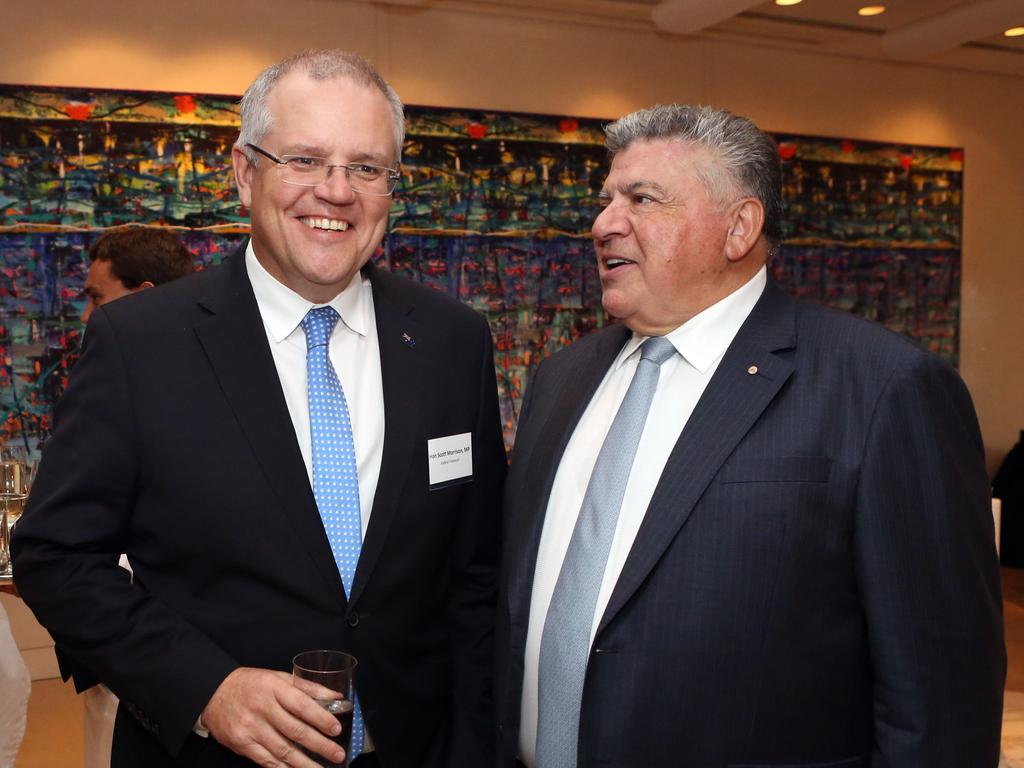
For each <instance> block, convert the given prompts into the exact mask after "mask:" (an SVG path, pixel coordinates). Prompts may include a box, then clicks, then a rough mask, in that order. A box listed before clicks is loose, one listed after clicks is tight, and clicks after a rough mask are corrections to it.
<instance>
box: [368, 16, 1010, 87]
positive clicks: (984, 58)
mask: <svg viewBox="0 0 1024 768" xmlns="http://www.w3.org/2000/svg"><path fill="white" fill-rule="evenodd" d="M370 1H371V2H378V3H387V4H392V5H403V6H418V7H420V8H430V7H449V8H452V7H457V8H460V9H463V10H467V11H478V12H481V13H487V14H503V13H513V14H515V15H530V16H536V17H540V18H559V19H571V20H574V21H578V22H581V23H591V24H600V25H604V26H607V25H615V26H623V27H629V28H634V29H636V28H649V29H654V30H658V31H660V32H662V33H664V34H686V35H699V36H710V37H715V38H719V39H730V40H735V41H740V42H742V41H746V42H752V43H768V44H772V45H779V46H784V47H791V48H803V49H810V50H814V51H817V52H820V53H834V54H837V55H844V56H858V57H863V58H877V59H889V60H893V61H906V62H919V63H922V64H927V65H931V66H938V67H950V68H955V69H966V70H972V71H980V72H995V73H1000V74H1006V75H1015V76H1019V77H1024V37H1016V38H1009V37H1005V36H1003V30H1005V29H1007V28H1009V27H1013V26H1024V0H966V1H965V0H803V2H801V3H800V4H798V5H793V6H778V5H775V3H774V2H772V1H769V2H764V1H763V0H370ZM868 4H884V5H885V6H887V10H886V12H885V13H883V14H881V15H879V16H873V17H864V16H858V15H857V9H858V8H860V7H861V6H862V5H868Z"/></svg>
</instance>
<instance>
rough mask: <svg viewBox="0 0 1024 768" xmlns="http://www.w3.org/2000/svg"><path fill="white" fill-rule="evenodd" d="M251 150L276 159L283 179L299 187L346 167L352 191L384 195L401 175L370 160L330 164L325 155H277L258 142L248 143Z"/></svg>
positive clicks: (320, 181)
mask: <svg viewBox="0 0 1024 768" xmlns="http://www.w3.org/2000/svg"><path fill="white" fill-rule="evenodd" d="M245 146H247V147H249V149H252V150H255V151H256V152H259V153H260V154H261V155H263V156H264V157H266V158H268V159H270V160H273V161H274V162H275V163H277V165H278V167H279V168H280V174H281V181H283V182H284V183H285V184H294V185H296V186H299V187H319V186H320V185H321V184H326V183H327V180H328V179H329V178H331V171H333V170H334V169H335V168H344V169H345V178H346V179H347V180H348V183H349V186H351V187H352V191H353V192H358V193H359V194H361V195H377V196H379V197H385V196H387V195H390V194H391V193H392V192H394V191H395V187H396V186H397V185H398V180H399V179H400V178H401V177H402V175H401V174H400V173H399V172H398V171H396V170H395V169H393V168H384V167H381V166H379V165H369V164H367V163H328V162H327V158H324V157H306V156H304V155H281V157H277V156H275V155H272V154H270V153H269V152H267V150H265V149H263V148H261V147H257V146H256V145H255V144H248V143H247V144H246V145H245Z"/></svg>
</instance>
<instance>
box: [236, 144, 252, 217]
mask: <svg viewBox="0 0 1024 768" xmlns="http://www.w3.org/2000/svg"><path fill="white" fill-rule="evenodd" d="M231 165H232V167H234V169H235V187H236V188H237V189H238V199H239V200H241V201H242V205H244V206H245V207H246V208H250V207H252V173H253V170H254V169H253V164H252V163H251V162H250V160H249V158H248V157H246V154H245V152H243V151H242V150H241V149H239V148H238V147H237V146H236V147H232V148H231Z"/></svg>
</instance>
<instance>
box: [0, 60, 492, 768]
mask: <svg viewBox="0 0 1024 768" xmlns="http://www.w3.org/2000/svg"><path fill="white" fill-rule="evenodd" d="M403 133H404V118H403V112H402V103H401V101H400V100H399V99H398V97H397V96H396V95H395V92H394V91H393V90H392V89H391V87H390V86H389V85H388V84H387V83H386V82H384V80H383V79H382V78H381V76H380V75H379V74H378V73H377V72H376V71H375V70H374V69H373V67H372V66H370V64H369V63H368V62H367V61H365V60H364V59H362V58H361V57H359V56H356V55H353V54H350V53H345V52H343V51H306V52H303V53H301V54H298V55H296V56H293V57H290V58H288V59H286V60H284V61H283V62H281V63H279V64H277V65H274V66H273V67H270V68H268V69H267V70H265V71H264V72H263V73H262V74H261V75H260V76H259V77H258V78H257V79H256V81H255V82H254V83H253V85H252V86H251V87H250V88H249V90H248V91H247V92H246V94H245V96H244V98H243V99H242V131H241V135H240V136H239V139H238V142H237V143H236V145H235V147H234V150H233V159H234V170H235V181H236V184H237V186H238V193H239V197H240V200H241V202H242V204H244V205H245V206H246V207H247V208H248V209H249V210H250V211H251V219H252V238H251V240H250V241H249V242H248V243H247V244H246V245H245V246H244V247H243V248H242V249H241V250H240V251H239V252H238V253H236V254H235V255H234V256H233V257H232V258H231V259H229V260H228V261H227V262H226V263H225V264H224V265H223V266H220V267H215V268H212V269H208V270H206V271H204V272H202V273H201V274H198V275H195V276H192V277H187V278H184V279H182V280H180V281H177V282H175V283H172V284H170V285H167V286H161V287H158V288H155V289H153V290H150V291H145V292H143V293H140V294H137V295H134V296H128V297H125V298H123V299H120V300H118V301H116V302H113V303H111V304H109V305H105V306H103V307H100V308H98V309H96V310H95V311H94V312H93V313H92V317H91V318H90V321H89V327H88V332H87V333H86V336H85V347H84V350H83V354H82V358H81V360H80V362H79V363H78V365H77V366H76V368H75V371H74V372H73V374H72V377H71V382H70V386H69V388H68V391H67V394H66V395H65V396H64V398H63V399H62V400H61V402H60V405H59V408H58V412H57V418H56V425H55V429H54V434H53V437H52V439H51V440H50V441H49V442H48V444H47V448H46V451H45V452H44V455H43V458H42V463H41V465H40V468H39V474H38V477H37V480H36V483H35V486H34V488H33V492H32V498H31V501H30V502H29V507H28V509H27V510H26V511H25V514H24V516H23V517H22V520H21V522H20V523H19V525H18V531H17V534H16V536H15V541H14V559H15V573H16V574H17V577H16V578H17V583H18V586H19V588H20V590H21V593H22V595H23V596H24V598H25V600H26V601H27V602H28V604H29V605H30V606H31V607H32V609H33V610H34V611H35V613H36V615H37V616H38V617H39V619H40V621H41V622H42V623H43V625H44V626H46V627H47V628H48V629H49V630H50V631H51V633H52V634H53V636H54V638H55V639H56V640H57V642H58V643H59V644H60V646H61V648H62V649H63V651H64V653H65V654H66V655H67V656H68V657H70V658H71V659H72V660H73V661H74V663H75V664H76V665H77V667H78V668H80V669H82V670H85V671H86V672H87V673H89V674H90V675H92V676H94V677H95V678H96V679H97V680H99V681H102V682H104V683H106V684H107V685H108V686H109V687H110V688H111V689H112V690H113V691H114V693H116V694H117V695H118V696H119V697H120V699H121V706H120V710H119V712H118V718H117V725H116V728H115V734H114V744H113V756H112V765H113V766H114V768H121V767H122V766H124V767H127V766H146V767H147V768H152V767H153V766H225V767H226V766H241V765H251V764H252V763H253V762H255V763H257V764H259V765H263V766H295V767H296V768H312V767H313V766H315V765H317V764H319V765H325V764H326V765H340V764H341V763H342V762H343V761H345V760H346V759H347V758H349V757H351V758H352V759H351V765H353V766H356V767H357V768H367V767H369V768H372V767H373V766H383V767H384V768H424V767H435V768H442V767H449V766H450V767H451V768H456V767H460V766H480V765H486V764H489V763H491V762H492V761H493V748H494V747H493V745H494V738H493V733H494V727H493V723H492V704H491V659H492V646H491V639H492V635H493V620H494V619H493V617H494V599H495V593H496V588H497V565H498V554H499V552H498V535H499V522H498V521H499V514H498V512H499V506H500V495H501V489H502V481H503V479H504V474H505V453H504V446H503V443H502V437H501V428H500V423H499V417H498V403H497V393H496V387H495V371H494V362H493V359H492V352H491V349H492V347H491V336H490V331H489V329H488V327H487V323H486V321H485V320H484V319H483V318H482V317H481V316H480V315H478V314H477V313H475V312H473V311H471V310H470V309H468V308H467V307H465V306H464V305H462V304H461V303H459V302H458V301H456V300H455V299H453V298H451V297H448V296H446V295H444V294H442V293H440V292H437V291H433V290H431V289H428V288H425V287H423V286H419V285H416V284H414V283H412V282H410V281H407V280H405V279H403V278H400V277H397V276H395V275H391V274H388V273H387V272H385V271H383V270H380V269H377V268H375V267H374V266H373V265H372V264H371V263H370V258H371V256H372V255H373V253H374V251H375V250H376V249H377V248H378V246H379V245H380V243H381V238H382V237H383V236H384V233H385V230H386V228H387V219H388V211H389V208H390V206H391V194H392V192H393V191H394V189H395V185H396V183H397V182H398V179H399V177H400V174H399V170H398V162H399V159H400V155H401V149H402V140H403ZM119 552H126V553H127V554H128V557H129V559H130V560H131V564H132V566H133V568H134V571H135V581H134V583H132V582H131V581H130V580H129V579H128V576H127V574H126V573H125V572H123V571H122V570H121V569H119V568H118V567H117V564H116V554H117V553H119ZM323 649H330V650H336V651H344V652H348V653H349V654H352V655H354V656H355V657H356V658H357V660H358V666H357V667H356V671H355V698H354V701H353V702H352V705H353V706H352V708H351V709H349V710H348V711H349V712H351V718H352V719H351V732H350V734H349V733H348V732H346V733H344V734H342V733H341V730H342V726H341V722H340V721H341V720H342V717H341V716H340V715H339V716H338V717H337V718H336V717H335V715H334V714H331V712H329V711H327V710H326V709H325V708H324V705H327V704H331V703H332V701H333V699H334V698H336V695H337V694H336V693H333V692H331V691H327V690H322V689H320V690H312V691H310V692H307V689H305V688H301V689H300V687H296V686H295V685H293V683H292V679H291V677H290V675H289V674H288V673H289V672H290V671H291V669H292V660H293V657H295V656H296V655H297V654H299V653H301V652H304V651H317V650H323ZM311 694H315V695H316V696H317V697H319V698H322V699H323V704H321V703H319V702H318V700H317V699H315V698H314V696H313V695H311ZM345 728H346V730H347V729H348V728H349V725H348V724H346V725H345ZM207 734H208V737H207V738H203V736H204V735H207ZM349 736H351V742H350V749H349V752H350V753H351V755H346V754H345V751H344V750H343V749H342V747H341V746H340V745H339V744H338V743H336V742H335V739H344V740H345V741H344V743H345V745H349V742H348V738H349ZM325 761H326V762H325Z"/></svg>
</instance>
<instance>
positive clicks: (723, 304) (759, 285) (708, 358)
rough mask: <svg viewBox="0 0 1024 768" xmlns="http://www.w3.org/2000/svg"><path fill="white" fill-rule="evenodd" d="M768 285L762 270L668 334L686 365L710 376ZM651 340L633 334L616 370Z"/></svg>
mask: <svg viewBox="0 0 1024 768" xmlns="http://www.w3.org/2000/svg"><path fill="white" fill-rule="evenodd" d="M767 282H768V268H767V267H761V269H759V270H758V272H757V274H756V275H754V276H753V277H752V278H751V279H750V280H748V281H747V282H746V283H744V284H743V286H742V287H740V288H738V289H737V290H735V291H733V292H732V293H730V294H729V295H728V296H726V297H725V298H724V299H722V300H721V301H719V302H717V303H715V304H712V305H711V306H710V307H708V308H707V309H705V310H704V311H703V312H699V313H698V314H696V315H694V316H693V317H691V318H690V319H689V320H687V321H686V322H685V323H683V324H682V325H681V326H679V327H678V328H676V329H675V330H674V331H671V332H670V333H667V334H665V338H667V339H668V340H669V341H671V342H672V346H674V347H675V348H676V351H677V352H678V353H679V354H680V355H682V357H683V358H684V359H685V360H686V362H688V363H689V364H690V365H692V366H693V367H694V368H696V369H697V370H698V371H700V372H701V373H707V371H708V369H709V368H710V367H711V365H712V364H713V363H714V362H715V361H716V360H717V359H718V358H720V357H721V356H722V355H723V354H725V350H726V349H728V348H729V345H730V344H732V340H733V339H734V338H735V337H736V334H737V333H739V330H740V326H741V325H743V321H744V320H746V319H747V316H748V315H749V314H750V313H751V311H752V310H753V309H754V305H755V304H757V300H758V299H759V298H761V294H762V293H763V292H764V287H765V285H766V284H767ZM647 338H648V337H647V336H638V335H636V334H633V336H632V337H631V338H630V339H629V341H627V342H626V345H625V346H624V347H623V348H622V352H620V353H619V359H618V361H617V362H616V363H615V367H616V368H618V367H619V366H621V365H623V364H624V363H625V362H626V360H628V359H629V357H630V356H631V355H632V354H633V353H634V352H636V351H637V350H638V349H639V348H640V345H641V344H643V343H644V341H646V340H647Z"/></svg>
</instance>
